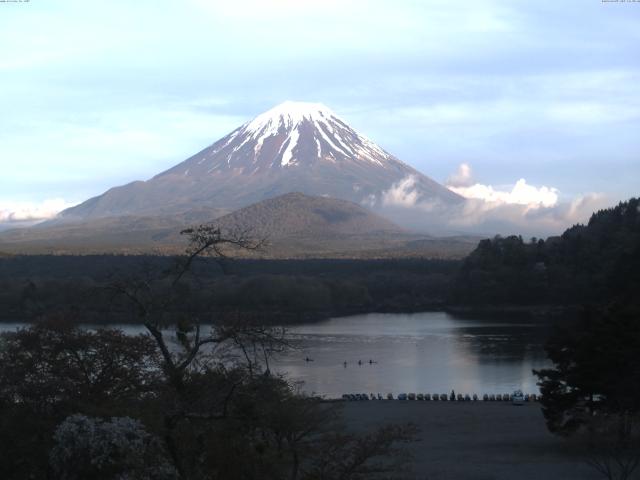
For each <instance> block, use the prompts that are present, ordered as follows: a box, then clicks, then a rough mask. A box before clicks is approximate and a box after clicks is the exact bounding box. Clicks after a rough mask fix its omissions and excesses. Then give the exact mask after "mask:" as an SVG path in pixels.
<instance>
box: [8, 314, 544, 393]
mask: <svg viewBox="0 0 640 480" xmlns="http://www.w3.org/2000/svg"><path fill="white" fill-rule="evenodd" d="M20 325H23V324H0V331H1V330H11V329H15V328H17V327H18V326H20ZM118 327H119V328H123V329H124V330H126V331H127V332H130V333H138V332H141V331H143V330H144V329H143V327H141V326H131V325H126V326H124V325H118ZM546 333H547V328H546V326H544V325H539V324H535V323H531V322H529V323H526V322H523V321H521V320H520V321H517V320H510V319H509V320H500V321H492V320H488V319H475V320H474V319H468V318H464V319H462V318H458V317H454V316H452V315H449V314H447V313H444V312H425V313H412V314H398V313H393V314H375V313H374V314H366V315H355V316H350V317H342V318H333V319H330V320H326V321H322V322H317V323H312V324H304V325H297V326H294V327H291V328H290V341H291V343H292V344H293V345H294V346H295V347H296V349H295V350H292V351H289V352H287V353H285V354H282V355H280V356H279V357H278V358H277V359H276V360H275V361H274V363H273V365H272V370H275V371H278V372H281V373H286V374H287V375H288V376H289V377H290V378H291V379H293V380H296V381H300V382H304V383H302V384H301V388H302V390H304V391H306V392H308V393H315V394H319V395H324V396H327V397H337V396H340V395H342V394H343V393H356V392H361V393H370V392H374V393H382V394H386V393H387V392H392V393H394V395H397V394H398V393H400V392H416V393H419V392H423V393H448V392H450V391H451V390H452V389H453V390H455V391H456V393H469V394H473V393H477V394H478V395H479V396H481V395H482V394H483V393H510V392H512V391H513V390H514V389H516V388H521V389H522V390H524V391H525V392H529V393H534V392H535V393H537V392H538V388H537V386H536V378H535V377H534V376H533V374H532V373H531V370H532V369H539V368H543V367H546V366H549V361H548V360H547V357H546V354H545V352H544V349H543V345H544V341H545V336H546ZM306 358H309V359H310V360H312V361H306ZM369 360H371V362H372V363H369ZM359 361H360V362H361V364H360V365H359V364H358V362H359ZM344 362H347V364H346V367H345V365H344Z"/></svg>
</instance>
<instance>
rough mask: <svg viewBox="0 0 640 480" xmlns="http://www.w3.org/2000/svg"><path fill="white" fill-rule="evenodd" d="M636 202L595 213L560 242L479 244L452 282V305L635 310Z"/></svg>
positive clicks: (639, 206)
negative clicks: (608, 305)
mask: <svg viewBox="0 0 640 480" xmlns="http://www.w3.org/2000/svg"><path fill="white" fill-rule="evenodd" d="M639 289H640V200H639V199H637V198H632V199H630V200H629V201H626V202H621V203H620V204H618V205H617V206H616V207H614V208H609V209H605V210H600V211H598V212H596V213H594V214H593V215H592V216H591V218H590V220H589V222H588V224H587V225H575V226H573V227H571V228H569V229H567V230H566V231H565V232H564V233H563V234H562V235H561V236H560V237H550V238H549V239H547V240H546V241H545V240H538V239H535V238H532V239H531V240H530V241H525V240H523V238H522V237H519V236H510V237H505V238H503V237H499V236H497V237H495V238H493V239H490V240H483V241H481V242H480V244H479V245H478V247H477V248H476V250H475V251H474V252H472V253H471V254H470V255H469V257H467V259H465V261H464V262H463V265H462V267H461V269H460V271H459V273H458V274H457V276H456V279H455V282H454V287H453V289H452V300H453V302H455V303H461V304H471V305H486V304H519V305H536V304H556V305H570V304H605V303H610V302H613V301H619V302H623V303H626V304H627V305H631V304H634V305H638V302H639V297H638V295H637V292H638V291H639Z"/></svg>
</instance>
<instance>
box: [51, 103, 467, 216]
mask: <svg viewBox="0 0 640 480" xmlns="http://www.w3.org/2000/svg"><path fill="white" fill-rule="evenodd" d="M407 179H410V184H411V189H412V190H411V191H410V192H409V193H407V192H405V191H404V190H402V188H404V187H402V188H400V187H401V186H403V185H405V184H406V183H407ZM403 182H404V183H403ZM399 186H400V187H399ZM398 189H400V190H402V191H398ZM289 192H302V193H304V194H307V195H313V196H329V197H333V198H340V199H345V200H350V201H353V202H356V203H358V204H361V205H367V206H369V207H372V208H382V207H384V205H386V203H388V199H389V198H392V199H393V198H395V197H394V196H398V195H399V196H400V197H401V199H400V200H401V201H405V202H406V199H405V198H404V197H406V196H407V195H410V199H412V201H413V200H416V199H419V200H421V201H430V202H432V203H433V204H440V203H442V204H447V203H458V202H460V201H463V199H462V197H459V196H458V195H456V194H455V193H453V192H451V191H450V190H448V189H447V188H445V187H443V186H442V185H439V184H438V183H436V182H434V181H433V180H432V179H430V178H428V177H426V176H425V175H422V174H421V173H420V172H418V171H416V170H415V169H413V168H412V167H410V166H409V165H407V164H405V163H403V162H401V161H400V160H398V159H397V158H396V157H394V156H393V155H390V154H389V153H387V152H386V151H384V150H383V149H382V148H380V147H378V146H377V145H376V144H375V143H373V142H372V141H370V140H368V139H367V138H366V137H364V136H362V135H361V134H359V133H358V132H356V131H355V130H354V129H353V128H351V127H350V126H349V125H348V124H347V123H346V121H344V120H343V119H341V118H340V117H339V116H338V115H336V114H335V113H334V112H333V111H331V109H329V108H328V107H326V106H324V105H322V104H321V103H306V102H284V103H281V104H280V105H277V106H275V107H274V108H272V109H270V110H268V111H266V112H264V113H262V114H260V115H258V116H256V117H255V118H253V119H252V120H250V121H248V122H246V123H244V124H243V125H241V126H239V127H238V128H236V129H235V130H233V131H232V132H231V133H229V134H228V135H226V136H225V137H223V138H221V139H220V140H218V141H217V142H215V143H213V144H212V145H210V146H208V147H207V148H205V149H204V150H202V151H200V152H198V153H196V154H195V155H193V156H191V157H189V158H188V159H186V160H185V161H183V162H181V163H179V164H177V165H175V166H174V167H172V168H170V169H168V170H166V171H164V172H162V173H159V174H158V175H156V176H154V177H153V178H151V179H150V180H147V181H146V182H133V183H131V184H128V185H124V186H122V187H116V188H113V189H111V190H109V191H108V192H105V193H104V194H103V195H101V196H99V197H95V198H92V199H89V200H88V201H86V202H84V203H83V204H81V205H78V206H77V207H74V208H72V209H69V210H67V211H65V214H64V215H66V216H67V217H69V218H70V217H71V216H73V217H76V218H85V217H86V218H89V217H95V218H97V217H104V216H113V215H120V214H126V215H134V214H135V215H149V214H156V213H159V212H160V213H163V214H164V213H180V212H185V211H188V210H190V209H194V208H204V207H212V208H216V209H227V210H230V209H234V208H239V207H244V206H246V205H249V204H250V203H253V202H256V201H260V200H264V199H265V198H272V197H275V196H278V195H281V194H284V193H289ZM394 201H395V200H394ZM416 201H417V200H416Z"/></svg>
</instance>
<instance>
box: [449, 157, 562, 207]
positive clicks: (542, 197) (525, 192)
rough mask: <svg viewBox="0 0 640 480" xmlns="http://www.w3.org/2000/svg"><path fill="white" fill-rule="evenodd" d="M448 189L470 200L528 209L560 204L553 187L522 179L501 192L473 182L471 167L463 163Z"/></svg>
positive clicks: (452, 177)
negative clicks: (536, 185) (535, 184)
mask: <svg viewBox="0 0 640 480" xmlns="http://www.w3.org/2000/svg"><path fill="white" fill-rule="evenodd" d="M446 186H447V188H449V190H451V191H452V192H455V193H457V194H458V195H461V196H463V197H465V198H468V199H476V200H483V201H484V202H487V203H490V204H492V205H491V206H490V207H489V208H494V207H496V206H499V205H505V204H507V205H525V206H526V207H527V208H540V207H546V208H548V207H553V206H555V205H556V204H557V203H558V189H557V188H553V187H546V186H544V185H543V186H541V187H535V186H533V185H529V184H527V181H526V180H525V179H524V178H521V179H520V180H518V181H517V182H516V184H515V185H514V186H513V187H512V188H511V189H510V190H499V189H496V188H494V187H493V186H491V185H483V184H481V183H474V182H473V174H472V170H471V166H470V165H469V164H468V163H463V164H461V165H460V166H459V167H458V170H457V171H456V172H455V173H454V174H452V175H451V176H450V177H449V178H448V179H447V183H446Z"/></svg>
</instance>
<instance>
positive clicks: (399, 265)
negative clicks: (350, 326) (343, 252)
mask: <svg viewBox="0 0 640 480" xmlns="http://www.w3.org/2000/svg"><path fill="white" fill-rule="evenodd" d="M178 261H179V258H172V257H153V256H139V257H130V256H108V255H98V256H19V257H12V258H5V259H0V305H1V306H2V309H1V310H0V311H1V313H2V317H1V319H2V320H5V321H16V320H28V319H31V318H33V317H37V316H38V315H39V314H40V313H41V312H52V311H58V312H64V313H65V314H71V315H73V314H77V316H78V318H79V320H81V321H82V322H95V323H109V322H126V321H128V319H129V318H130V317H131V316H130V312H129V307H128V306H125V305H122V304H121V302H119V301H118V300H117V299H116V298H114V295H113V288H112V287H113V286H114V285H115V284H117V283H122V282H132V281H143V280H144V281H148V282H149V283H151V284H158V283H159V282H162V280H161V279H162V278H163V276H164V274H165V273H166V272H169V271H171V269H172V268H174V267H175V265H177V262H178ZM459 265H460V262H459V261H452V260H427V259H424V260H421V259H417V260H416V259H413V260H406V259H398V260H230V259H216V260H214V259H210V258H208V259H207V258H199V259H197V260H196V261H195V263H194V265H193V267H192V269H191V271H190V273H189V277H188V278H186V279H185V282H183V284H182V286H181V288H182V289H183V292H182V295H183V298H184V302H183V304H182V305H181V306H180V308H189V309H190V311H194V312H197V311H200V312H207V315H211V314H215V315H218V316H219V315H223V316H224V315H230V316H234V315H238V314H243V315H253V316H260V317H261V318H260V319H261V320H263V321H268V322H269V323H272V322H276V323H290V322H299V321H309V320H314V319H319V318H325V317H327V316H333V315H344V314H350V313H359V312H367V311H411V310H423V309H429V308H437V307H440V306H441V305H443V304H444V302H445V300H446V299H447V297H448V296H449V295H450V288H451V282H452V280H453V278H454V275H455V273H456V271H457V269H458V268H459ZM178 313H179V312H176V315H178ZM208 320H209V319H208ZM211 320H213V319H211Z"/></svg>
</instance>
